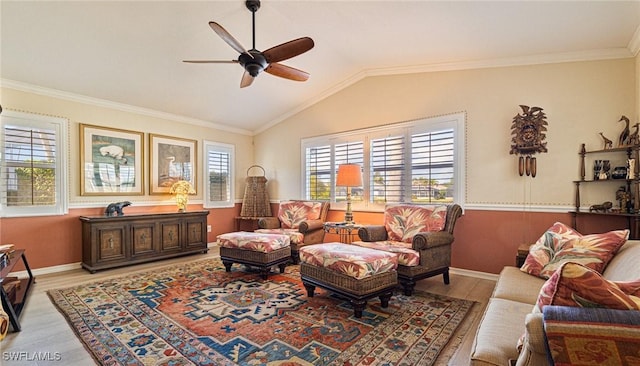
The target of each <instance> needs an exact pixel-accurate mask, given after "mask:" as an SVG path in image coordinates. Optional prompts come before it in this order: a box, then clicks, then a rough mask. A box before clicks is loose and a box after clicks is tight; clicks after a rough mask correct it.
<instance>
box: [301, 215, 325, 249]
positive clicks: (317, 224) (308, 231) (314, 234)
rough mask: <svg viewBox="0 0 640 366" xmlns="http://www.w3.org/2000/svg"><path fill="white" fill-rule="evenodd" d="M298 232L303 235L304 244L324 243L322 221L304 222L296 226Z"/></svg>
mask: <svg viewBox="0 0 640 366" xmlns="http://www.w3.org/2000/svg"><path fill="white" fill-rule="evenodd" d="M298 231H299V232H301V233H303V234H304V244H305V245H308V244H319V243H322V242H323V241H324V222H322V220H319V219H316V220H305V221H303V222H301V223H300V226H298Z"/></svg>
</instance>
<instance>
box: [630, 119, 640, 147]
mask: <svg viewBox="0 0 640 366" xmlns="http://www.w3.org/2000/svg"><path fill="white" fill-rule="evenodd" d="M633 127H634V128H635V129H636V130H635V131H633V132H632V133H631V135H630V136H629V145H631V146H634V145H638V144H640V136H638V131H639V130H640V123H636V124H635V125H633Z"/></svg>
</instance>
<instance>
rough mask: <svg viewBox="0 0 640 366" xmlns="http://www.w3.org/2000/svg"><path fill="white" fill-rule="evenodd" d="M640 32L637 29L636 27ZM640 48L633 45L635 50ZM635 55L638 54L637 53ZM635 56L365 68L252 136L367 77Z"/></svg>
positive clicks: (611, 52) (595, 54)
mask: <svg viewBox="0 0 640 366" xmlns="http://www.w3.org/2000/svg"><path fill="white" fill-rule="evenodd" d="M638 29H640V27H638ZM639 33H640V31H636V36H634V40H637V41H638V42H637V43H640V40H638V38H640V34H639ZM637 47H640V45H636V48H637ZM636 53H637V51H636ZM631 57H634V55H633V53H632V51H631V44H630V45H629V48H628V49H627V48H610V49H601V50H592V51H581V52H565V53H554V54H541V55H530V56H522V57H511V58H500V59H488V60H475V61H465V62H446V63H439V64H426V65H412V66H401V67H388V68H380V69H368V70H363V71H360V72H357V73H355V74H353V75H351V76H350V77H348V78H346V79H344V80H343V81H341V82H339V83H337V84H336V85H334V86H332V87H330V88H328V89H326V90H325V91H323V92H322V93H320V94H319V95H317V96H316V97H314V98H311V99H309V100H307V101H306V102H304V103H303V104H301V105H299V106H298V107H297V108H295V109H293V110H291V111H289V112H287V113H285V114H282V115H280V116H278V117H277V118H275V119H273V120H271V121H269V122H268V123H266V124H264V125H263V126H262V127H261V128H259V129H257V130H255V131H254V134H259V133H261V132H263V131H266V130H268V129H269V128H271V127H273V126H275V125H277V124H278V123H280V122H282V121H284V120H286V119H287V118H289V117H291V116H293V115H295V114H297V113H299V112H302V111H303V110H305V109H306V108H309V107H311V106H312V105H314V104H316V103H318V102H320V101H321V100H323V99H325V98H327V97H329V96H331V95H333V94H335V93H337V92H339V91H340V90H342V89H345V88H347V87H348V86H350V85H353V84H355V83H357V82H358V81H360V80H362V79H364V78H367V77H370V76H385V75H400V74H417V73H425V72H442V71H456V70H472V69H485V68H494V67H510V66H526V65H541V64H554V63H563V62H581V61H598V60H613V59H619V58H631Z"/></svg>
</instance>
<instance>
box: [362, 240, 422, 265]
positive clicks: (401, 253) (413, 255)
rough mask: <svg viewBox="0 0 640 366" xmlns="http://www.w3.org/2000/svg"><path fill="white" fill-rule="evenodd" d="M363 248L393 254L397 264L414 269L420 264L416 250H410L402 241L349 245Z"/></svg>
mask: <svg viewBox="0 0 640 366" xmlns="http://www.w3.org/2000/svg"><path fill="white" fill-rule="evenodd" d="M351 244H353V245H358V246H361V247H365V248H371V249H377V250H383V251H385V252H389V253H395V254H396V255H397V256H398V264H400V265H403V266H407V267H414V266H417V265H418V264H420V253H419V252H418V251H417V250H413V249H411V243H405V242H403V241H391V240H385V241H372V242H367V241H355V242H353V243H351Z"/></svg>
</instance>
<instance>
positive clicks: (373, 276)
mask: <svg viewBox="0 0 640 366" xmlns="http://www.w3.org/2000/svg"><path fill="white" fill-rule="evenodd" d="M397 267H398V257H397V255H396V254H394V253H389V252H384V251H381V250H375V249H369V248H363V247H359V246H356V245H349V244H342V243H325V244H313V245H307V246H305V247H302V248H300V277H301V278H302V283H303V285H304V287H305V288H306V289H307V295H308V296H309V297H313V295H314V291H315V288H316V286H317V287H322V288H324V289H326V290H328V291H331V292H333V293H335V294H337V295H338V296H341V297H344V298H346V299H348V300H349V301H350V302H351V305H352V306H353V313H354V316H355V317H356V318H361V317H362V311H363V310H364V308H365V305H366V303H367V300H368V299H371V298H374V297H380V304H381V306H382V307H383V308H386V307H387V306H389V299H391V296H392V295H393V290H394V288H395V287H396V286H397V285H398V275H397V273H396V268H397Z"/></svg>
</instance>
